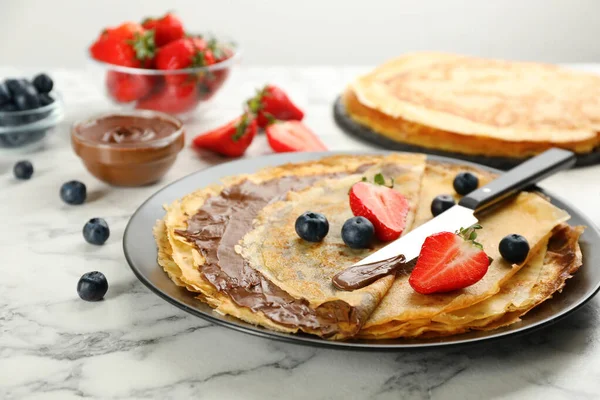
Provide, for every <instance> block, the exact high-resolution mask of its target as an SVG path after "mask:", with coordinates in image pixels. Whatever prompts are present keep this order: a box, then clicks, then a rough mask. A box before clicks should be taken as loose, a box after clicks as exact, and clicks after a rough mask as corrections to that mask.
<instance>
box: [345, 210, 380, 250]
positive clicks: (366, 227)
mask: <svg viewBox="0 0 600 400" xmlns="http://www.w3.org/2000/svg"><path fill="white" fill-rule="evenodd" d="M374 234H375V227H374V226H373V224H372V223H371V221H369V220H368V219H366V218H365V217H353V218H350V219H348V220H347V221H346V222H344V225H343V226H342V240H343V241H344V243H346V245H347V246H348V247H350V248H353V249H364V248H367V247H369V245H370V244H371V240H372V239H373V235H374Z"/></svg>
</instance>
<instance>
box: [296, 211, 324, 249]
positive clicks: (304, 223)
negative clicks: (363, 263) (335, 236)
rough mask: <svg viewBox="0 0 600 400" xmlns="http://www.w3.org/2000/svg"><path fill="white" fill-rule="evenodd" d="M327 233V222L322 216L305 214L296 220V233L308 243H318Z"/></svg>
mask: <svg viewBox="0 0 600 400" xmlns="http://www.w3.org/2000/svg"><path fill="white" fill-rule="evenodd" d="M328 232H329V222H328V221H327V218H325V216H324V215H323V214H319V213H315V212H310V211H308V212H305V213H304V214H302V215H301V216H299V217H298V219H296V233H297V234H298V236H300V237H301V238H302V239H304V240H306V241H308V242H320V241H321V240H323V238H324V237H325V236H327V233H328Z"/></svg>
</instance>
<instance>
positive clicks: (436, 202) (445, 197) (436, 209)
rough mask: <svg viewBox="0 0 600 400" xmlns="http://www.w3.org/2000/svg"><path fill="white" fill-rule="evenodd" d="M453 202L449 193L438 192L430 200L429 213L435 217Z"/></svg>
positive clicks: (453, 203)
mask: <svg viewBox="0 0 600 400" xmlns="http://www.w3.org/2000/svg"><path fill="white" fill-rule="evenodd" d="M455 204H456V202H455V201H454V197H452V196H450V195H449V194H440V195H439V196H436V198H435V199H433V201H432V202H431V213H432V214H433V216H434V217H437V216H438V215H440V214H441V213H443V212H444V211H446V210H448V209H449V208H451V207H452V206H453V205H455Z"/></svg>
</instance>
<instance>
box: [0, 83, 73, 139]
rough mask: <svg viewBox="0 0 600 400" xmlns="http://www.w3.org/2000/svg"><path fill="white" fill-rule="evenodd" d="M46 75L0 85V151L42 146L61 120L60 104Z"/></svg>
mask: <svg viewBox="0 0 600 400" xmlns="http://www.w3.org/2000/svg"><path fill="white" fill-rule="evenodd" d="M53 87H54V82H53V81H52V79H51V78H50V77H49V76H48V75H46V74H39V75H37V76H35V77H34V78H33V79H32V80H27V79H23V78H21V79H6V80H4V81H3V82H0V148H24V147H29V145H33V144H37V143H41V140H42V139H43V138H44V137H45V136H46V133H47V132H48V131H49V130H50V129H52V128H53V127H54V126H55V125H56V124H57V123H58V122H60V121H61V120H62V117H63V106H62V101H61V98H60V96H59V95H58V93H56V91H54V90H53Z"/></svg>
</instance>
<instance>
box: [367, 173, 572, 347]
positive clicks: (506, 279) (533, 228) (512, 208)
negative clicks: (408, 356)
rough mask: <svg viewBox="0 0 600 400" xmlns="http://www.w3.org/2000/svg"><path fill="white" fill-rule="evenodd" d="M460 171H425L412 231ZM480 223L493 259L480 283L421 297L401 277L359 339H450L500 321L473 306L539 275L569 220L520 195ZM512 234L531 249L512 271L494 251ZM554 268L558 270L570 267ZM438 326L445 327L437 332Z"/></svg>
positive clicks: (536, 197) (448, 190)
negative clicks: (524, 276) (560, 228)
mask: <svg viewBox="0 0 600 400" xmlns="http://www.w3.org/2000/svg"><path fill="white" fill-rule="evenodd" d="M461 170H464V167H460V166H448V165H439V164H433V163H432V164H429V165H428V166H427V171H426V174H425V176H424V180H423V185H422V187H423V190H422V193H421V200H420V204H421V206H420V208H419V210H417V221H416V224H415V227H416V226H418V225H419V224H421V223H424V222H426V221H427V220H428V219H431V218H432V215H431V212H430V211H429V210H428V205H429V204H431V199H432V198H433V197H434V196H435V195H437V194H440V193H452V191H453V190H452V180H453V178H454V176H456V174H457V173H458V172H459V171H461ZM478 175H479V178H480V180H482V181H483V182H486V181H487V180H489V179H491V178H492V175H491V174H481V173H478ZM426 208H427V209H426ZM479 217H480V224H481V226H482V227H483V228H482V229H481V230H480V231H479V232H478V233H479V235H478V238H477V240H478V242H480V243H481V244H482V245H483V248H484V250H485V252H486V254H488V256H490V257H491V258H492V259H493V261H492V263H491V264H490V266H489V269H488V272H487V273H486V275H485V276H484V277H483V279H481V280H480V281H479V282H477V283H476V284H474V285H472V286H469V287H467V288H465V289H462V290H459V291H454V292H450V293H440V294H432V295H421V294H419V293H416V292H415V291H414V290H413V289H412V288H411V287H410V285H409V284H408V277H409V275H408V274H400V275H399V276H398V277H397V279H396V280H395V281H394V284H393V285H392V287H391V288H390V290H389V292H388V293H387V294H386V296H385V298H384V299H383V300H382V302H381V303H380V305H379V307H378V308H377V309H376V310H375V311H374V312H373V314H372V315H371V317H370V318H369V320H368V321H367V323H366V324H365V325H364V327H363V329H362V331H361V332H360V333H359V336H360V337H362V338H370V339H374V338H377V339H384V338H396V337H412V336H419V335H421V334H424V333H426V332H429V333H430V335H433V334H434V333H438V334H454V333H460V332H464V331H467V330H469V329H475V328H477V327H478V326H477V325H475V324H472V325H475V326H471V325H469V322H473V321H474V320H479V322H480V323H481V322H482V321H481V320H482V319H484V318H487V317H490V316H491V315H496V316H497V319H499V318H500V317H501V316H502V314H503V313H495V314H494V313H492V311H490V310H489V309H487V308H485V307H484V308H483V310H484V311H481V309H477V308H476V307H474V305H477V304H479V303H481V302H483V301H485V300H486V299H489V298H491V297H493V296H495V295H496V294H498V293H499V292H500V291H501V289H502V288H503V287H507V289H506V290H509V291H510V289H511V288H512V287H513V286H518V285H519V279H521V278H522V277H516V278H515V279H514V280H512V281H511V278H512V277H513V276H515V274H517V273H518V272H519V271H520V270H521V269H522V268H525V272H524V274H525V273H526V272H528V271H529V269H530V268H536V266H537V268H538V269H539V268H540V266H541V265H542V263H543V262H544V257H545V254H546V247H547V243H548V239H549V238H550V237H551V236H552V235H553V232H554V230H555V228H556V227H557V226H559V225H561V224H562V223H564V222H565V221H566V220H567V219H568V218H569V215H568V214H567V213H566V212H565V211H564V210H561V209H559V208H557V207H555V206H554V205H552V204H551V203H550V202H548V201H547V200H546V199H545V198H544V197H542V196H541V195H539V194H537V193H528V192H523V193H520V194H519V195H518V196H516V197H515V198H514V199H513V200H509V201H505V202H503V203H502V204H500V205H499V206H498V207H495V208H494V209H493V210H490V211H488V212H486V213H485V214H484V215H480V216H479ZM579 229H580V228H578V230H576V231H575V232H578V233H575V232H573V233H571V232H569V235H571V238H575V240H574V243H575V245H576V243H577V238H578V237H579V234H580V233H581V232H580V230H579ZM511 233H519V234H520V235H523V236H524V237H525V238H526V239H527V240H528V242H529V244H530V246H531V251H530V253H529V256H528V258H527V260H525V261H524V262H523V263H521V264H519V265H510V264H509V263H508V262H506V261H505V260H504V259H503V258H502V256H501V255H500V253H499V250H498V243H499V242H500V240H501V239H502V238H503V237H504V236H506V235H508V234H511ZM558 264H559V263H557V268H559V267H563V266H564V265H563V264H568V263H567V262H564V263H563V264H560V265H558ZM533 275H535V273H533ZM507 285H510V286H507ZM559 286H560V285H559ZM527 298H529V297H527ZM461 312H462V320H461V318H457V317H456V315H461ZM480 312H482V313H483V314H480ZM497 314H500V315H497ZM453 317H455V318H454V319H453ZM517 320H518V317H517ZM515 321H516V320H515ZM437 322H440V323H445V325H444V326H441V327H437V328H436V327H435V325H436V323H437ZM487 322H491V320H488V321H487Z"/></svg>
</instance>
